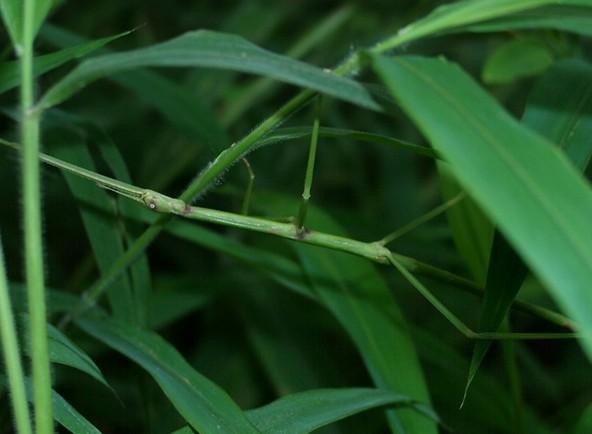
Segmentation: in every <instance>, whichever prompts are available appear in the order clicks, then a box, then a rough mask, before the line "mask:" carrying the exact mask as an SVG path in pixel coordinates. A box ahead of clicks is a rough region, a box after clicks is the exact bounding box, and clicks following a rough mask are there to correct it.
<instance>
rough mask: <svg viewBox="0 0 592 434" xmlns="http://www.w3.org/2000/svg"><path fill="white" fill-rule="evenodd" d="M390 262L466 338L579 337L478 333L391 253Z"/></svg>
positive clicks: (568, 334) (524, 338) (573, 334)
mask: <svg viewBox="0 0 592 434" xmlns="http://www.w3.org/2000/svg"><path fill="white" fill-rule="evenodd" d="M389 261H390V263H391V264H392V265H393V266H394V267H395V268H396V269H397V270H398V271H399V272H400V273H401V274H402V275H403V277H404V278H405V279H406V280H407V281H408V282H409V283H410V284H411V285H412V286H413V287H414V288H415V289H416V290H417V291H418V292H419V293H420V294H421V295H422V296H423V297H424V298H425V299H426V300H427V301H428V302H429V303H430V304H431V305H432V306H434V308H436V310H437V311H438V312H440V313H441V314H442V316H444V318H446V319H447V320H448V321H449V322H450V324H452V325H453V327H454V328H456V329H457V330H458V331H459V332H461V333H462V334H463V335H464V336H465V337H467V338H468V339H477V340H480V339H485V340H503V339H512V340H528V339H574V338H577V337H579V335H578V333H570V332H568V333H520V332H518V333H505V332H484V333H478V332H475V331H474V330H472V329H471V328H470V327H468V326H467V325H466V324H465V323H464V322H463V321H462V320H461V319H460V318H459V317H457V316H456V315H455V314H454V313H452V312H451V311H450V310H449V309H448V308H447V307H446V306H444V304H443V303H442V302H441V301H440V300H438V298H437V297H436V296H435V295H434V294H432V293H431V291H430V290H429V289H427V288H426V287H425V285H424V284H423V283H421V282H420V281H419V280H418V279H417V278H416V277H415V276H414V275H413V274H411V273H410V272H409V270H407V268H405V266H403V264H401V263H400V262H399V261H398V260H397V259H395V258H394V257H393V256H392V255H391V256H390V257H389Z"/></svg>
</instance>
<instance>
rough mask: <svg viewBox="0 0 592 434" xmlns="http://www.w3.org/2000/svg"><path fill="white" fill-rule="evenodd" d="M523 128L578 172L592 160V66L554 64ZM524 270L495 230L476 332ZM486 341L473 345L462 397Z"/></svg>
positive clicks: (505, 302)
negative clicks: (558, 150) (559, 151)
mask: <svg viewBox="0 0 592 434" xmlns="http://www.w3.org/2000/svg"><path fill="white" fill-rule="evenodd" d="M522 122H523V124H525V125H526V126H529V127H530V128H532V129H533V130H535V131H537V132H539V133H540V134H542V135H543V136H545V137H546V138H547V139H549V140H550V141H551V142H553V143H554V144H556V145H557V146H558V147H559V148H561V149H563V150H564V151H565V154H566V155H567V157H568V158H569V159H570V160H571V161H572V163H573V164H574V166H575V167H576V168H577V169H578V170H580V171H581V172H584V171H585V170H586V167H587V165H588V163H589V161H590V158H591V157H592V141H590V139H589V137H590V135H591V134H592V66H591V65H590V64H588V63H585V62H583V61H580V60H567V61H563V62H559V63H558V64H557V65H556V66H554V67H553V68H552V69H551V70H550V71H549V72H548V73H547V74H545V75H544V76H543V77H542V78H541V80H539V82H538V83H537V85H536V87H535V89H534V91H533V92H532V94H531V96H530V98H529V100H528V102H527V105H526V111H525V114H524V118H523V120H522ZM527 272H528V269H527V267H526V265H525V264H524V262H523V261H522V259H521V258H520V256H518V254H517V253H516V252H515V251H514V249H513V248H512V246H511V245H510V244H509V243H508V241H507V240H506V239H505V238H504V237H503V236H502V235H501V234H500V233H499V232H496V234H495V237H494V242H493V247H492V251H491V261H490V264H489V271H488V274H487V284H486V286H485V299H484V300H483V308H482V313H481V321H480V326H479V329H480V330H481V331H496V330H497V329H498V327H499V326H500V324H501V322H502V320H503V318H504V317H505V316H506V314H507V312H508V310H509V308H510V305H511V304H512V302H513V301H514V299H515V298H516V295H517V294H518V291H519V289H520V286H521V285H522V283H523V281H524V279H525V277H526V274H527ZM490 343H491V342H490V341H485V340H484V341H479V342H477V343H476V345H475V348H474V350H473V355H472V358H471V366H470V368H469V375H468V379H467V385H466V388H465V397H466V393H467V391H468V388H469V387H470V385H471V382H472V381H473V378H474V377H475V375H476V373H477V370H478V368H479V366H480V364H481V361H482V360H483V358H484V357H485V354H486V353H487V351H488V349H489V346H490Z"/></svg>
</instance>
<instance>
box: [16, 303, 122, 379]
mask: <svg viewBox="0 0 592 434" xmlns="http://www.w3.org/2000/svg"><path fill="white" fill-rule="evenodd" d="M20 319H21V323H22V329H23V330H25V331H28V329H29V326H28V318H27V316H26V315H22V316H21V318H20ZM47 327H48V329H47V332H48V346H49V358H50V360H51V363H56V364H59V365H64V366H69V367H71V368H74V369H78V370H79V371H81V372H84V373H85V374H87V375H89V376H91V377H92V378H94V379H95V380H97V381H98V382H99V383H101V384H102V385H104V386H105V387H107V388H108V389H110V390H112V389H111V386H110V385H109V384H108V383H107V380H105V377H104V376H103V373H102V372H101V370H100V369H99V367H98V366H97V365H96V364H95V362H94V361H93V360H92V359H91V358H90V357H89V356H88V354H86V353H85V352H84V351H82V350H81V349H80V348H79V347H78V346H77V345H76V344H75V343H74V342H72V341H71V340H70V339H69V338H68V337H67V336H66V335H65V334H63V333H62V332H61V331H59V330H58V329H57V328H55V327H54V326H52V325H51V324H48V325H47ZM25 335H26V333H25ZM27 344H29V342H27ZM26 353H27V355H28V356H29V357H31V351H30V350H28V351H26Z"/></svg>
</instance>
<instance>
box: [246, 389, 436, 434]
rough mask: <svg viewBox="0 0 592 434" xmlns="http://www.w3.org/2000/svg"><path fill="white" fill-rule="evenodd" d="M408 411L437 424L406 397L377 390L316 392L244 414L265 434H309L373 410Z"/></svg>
mask: <svg viewBox="0 0 592 434" xmlns="http://www.w3.org/2000/svg"><path fill="white" fill-rule="evenodd" d="M383 406H395V407H407V406H408V407H410V408H412V409H414V410H416V411H418V412H420V413H423V416H424V417H425V416H426V415H429V417H431V418H432V419H434V420H436V421H437V420H438V418H437V417H436V416H435V414H434V413H433V412H432V411H431V410H429V409H428V408H427V407H425V406H423V405H421V404H418V403H416V402H415V401H414V400H412V399H410V398H409V397H406V396H402V395H397V394H395V393H393V392H390V391H386V390H380V389H361V388H360V389H317V390H309V391H306V392H301V393H295V394H292V395H288V396H285V397H283V398H280V399H278V400H277V401H274V402H272V403H271V404H268V405H266V406H264V407H261V408H257V409H255V410H251V411H249V412H248V413H247V415H248V418H249V420H250V421H251V423H253V425H255V426H256V427H257V428H258V429H259V431H261V432H262V433H265V434H308V433H310V432H312V431H314V430H316V429H318V428H321V427H323V426H325V425H328V424H330V423H333V422H336V421H338V420H340V419H343V418H346V417H348V416H352V415H354V414H356V413H360V412H362V411H365V410H369V409H371V408H375V407H383Z"/></svg>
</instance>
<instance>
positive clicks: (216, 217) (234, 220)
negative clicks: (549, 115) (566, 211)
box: [0, 139, 579, 340]
mask: <svg viewBox="0 0 592 434" xmlns="http://www.w3.org/2000/svg"><path fill="white" fill-rule="evenodd" d="M0 143H1V144H4V145H6V146H9V147H11V148H13V149H17V150H18V149H20V145H18V144H16V143H12V142H8V141H6V140H3V139H0ZM40 159H41V160H42V161H43V162H44V163H46V164H49V165H51V166H54V167H56V168H58V169H61V170H65V171H68V172H70V173H73V174H75V175H78V176H80V177H82V178H85V179H87V180H89V181H92V182H94V183H95V184H96V185H97V186H98V187H100V188H103V189H106V190H109V191H112V192H114V193H116V194H118V195H121V196H123V197H125V198H128V199H131V200H134V201H136V202H139V203H141V204H143V205H144V206H145V207H147V208H148V209H150V210H152V211H155V212H159V213H164V214H175V215H178V216H180V217H184V218H189V219H193V220H198V221H204V222H209V223H214V224H219V225H224V226H229V227H234V228H240V229H246V230H251V231H256V232H262V233H267V234H271V235H275V236H278V237H282V238H287V239H291V240H295V241H299V242H304V243H308V244H313V245H317V246H322V247H326V248H329V249H333V250H339V251H343V252H347V253H351V254H354V255H357V256H362V257H365V258H367V259H370V260H372V261H374V262H378V263H381V264H387V265H392V266H393V267H394V268H396V269H397V270H398V271H399V272H400V273H401V275H402V276H403V277H404V278H405V279H406V280H407V281H408V282H409V283H410V284H411V285H412V286H413V287H414V288H415V289H416V290H417V291H418V292H419V293H420V294H421V295H422V296H423V297H424V298H425V299H426V300H427V301H428V302H429V303H430V304H431V305H432V306H433V307H434V308H435V309H436V310H437V311H438V312H440V314H441V315H443V316H444V317H445V318H446V319H447V320H448V321H449V322H450V323H451V324H452V325H453V326H454V327H455V328H456V329H457V330H458V331H459V332H460V333H461V334H463V335H464V336H465V337H467V338H469V339H477V340H478V339H487V340H500V339H519V340H524V339H573V338H577V337H578V336H579V334H578V333H577V332H573V331H569V332H565V333H504V332H491V333H478V332H475V331H474V330H472V329H471V328H470V327H469V326H467V325H466V324H465V323H464V322H463V321H462V320H461V319H460V318H458V317H457V316H456V315H455V314H454V313H453V312H451V311H450V310H449V309H448V308H447V307H446V306H445V305H444V304H443V303H442V302H440V301H439V299H438V298H437V297H436V296H435V295H434V294H433V293H432V292H431V291H430V290H429V289H428V288H427V287H426V286H425V285H424V284H423V283H422V282H421V281H419V279H418V278H417V277H416V275H424V276H428V277H432V278H435V279H439V280H443V281H446V282H448V283H453V284H455V285H456V287H459V288H461V289H465V290H468V291H469V292H473V293H475V292H477V293H482V290H481V289H480V288H478V287H477V286H476V285H475V284H474V283H472V282H470V281H467V280H466V279H463V278H461V277H458V276H456V275H454V274H452V273H449V272H446V271H444V270H441V269H438V268H436V267H433V266H430V265H427V264H423V263H421V262H420V261H417V260H415V259H413V258H410V257H407V256H404V255H400V254H397V253H394V252H392V251H391V250H389V249H388V248H387V247H386V246H385V245H386V244H387V243H389V242H391V241H392V240H394V239H395V238H397V237H399V236H401V235H402V234H404V233H406V232H408V231H409V230H411V229H412V228H414V227H416V226H418V224H420V223H423V222H425V221H427V220H429V219H430V218H433V217H434V216H435V215H438V214H439V213H441V212H444V211H445V210H446V209H447V208H448V207H450V206H453V205H454V204H455V203H458V201H460V200H461V199H462V198H461V197H457V198H453V199H452V200H451V201H449V202H447V203H445V204H443V205H441V206H439V207H438V208H436V209H434V210H432V211H430V212H429V213H428V214H426V215H425V216H421V217H420V218H419V219H417V220H418V221H419V223H418V222H412V223H410V224H408V225H406V227H404V228H402V229H400V230H398V231H395V232H394V233H393V234H390V235H388V236H387V237H385V238H383V239H382V240H380V241H375V242H363V241H357V240H353V239H349V238H345V237H340V236H336V235H331V234H327V233H323V232H317V231H312V230H309V229H306V228H304V227H303V226H302V227H299V225H298V224H295V223H282V222H277V221H273V220H268V219H264V218H259V217H250V216H246V215H242V214H235V213H230V212H225V211H219V210H214V209H209V208H202V207H196V206H191V205H189V204H187V203H186V202H184V201H182V200H180V199H176V198H172V197H169V196H166V195H164V194H162V193H159V192H156V191H153V190H149V189H144V188H141V187H137V186H135V185H131V184H128V183H125V182H121V181H118V180H116V179H113V178H110V177H107V176H104V175H101V174H98V173H96V172H93V171H90V170H87V169H84V168H82V167H79V166H76V165H74V164H71V163H68V162H66V161H63V160H60V159H58V158H55V157H52V156H50V155H47V154H43V153H42V154H40ZM312 169H314V164H311V165H308V169H307V170H312ZM300 224H302V223H300ZM513 307H515V308H518V309H520V310H523V311H526V312H529V313H531V314H535V315H537V316H540V317H541V318H544V319H546V320H548V321H550V322H553V323H555V324H556V325H559V326H562V327H565V328H568V329H571V330H577V325H576V324H574V322H573V321H572V320H571V319H569V318H566V317H565V316H563V315H561V314H560V313H558V312H554V311H552V310H549V309H546V308H543V307H540V306H537V305H532V304H530V303H526V302H523V301H519V300H517V301H516V302H515V303H514V306H513ZM80 313H81V312H77V314H80Z"/></svg>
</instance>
